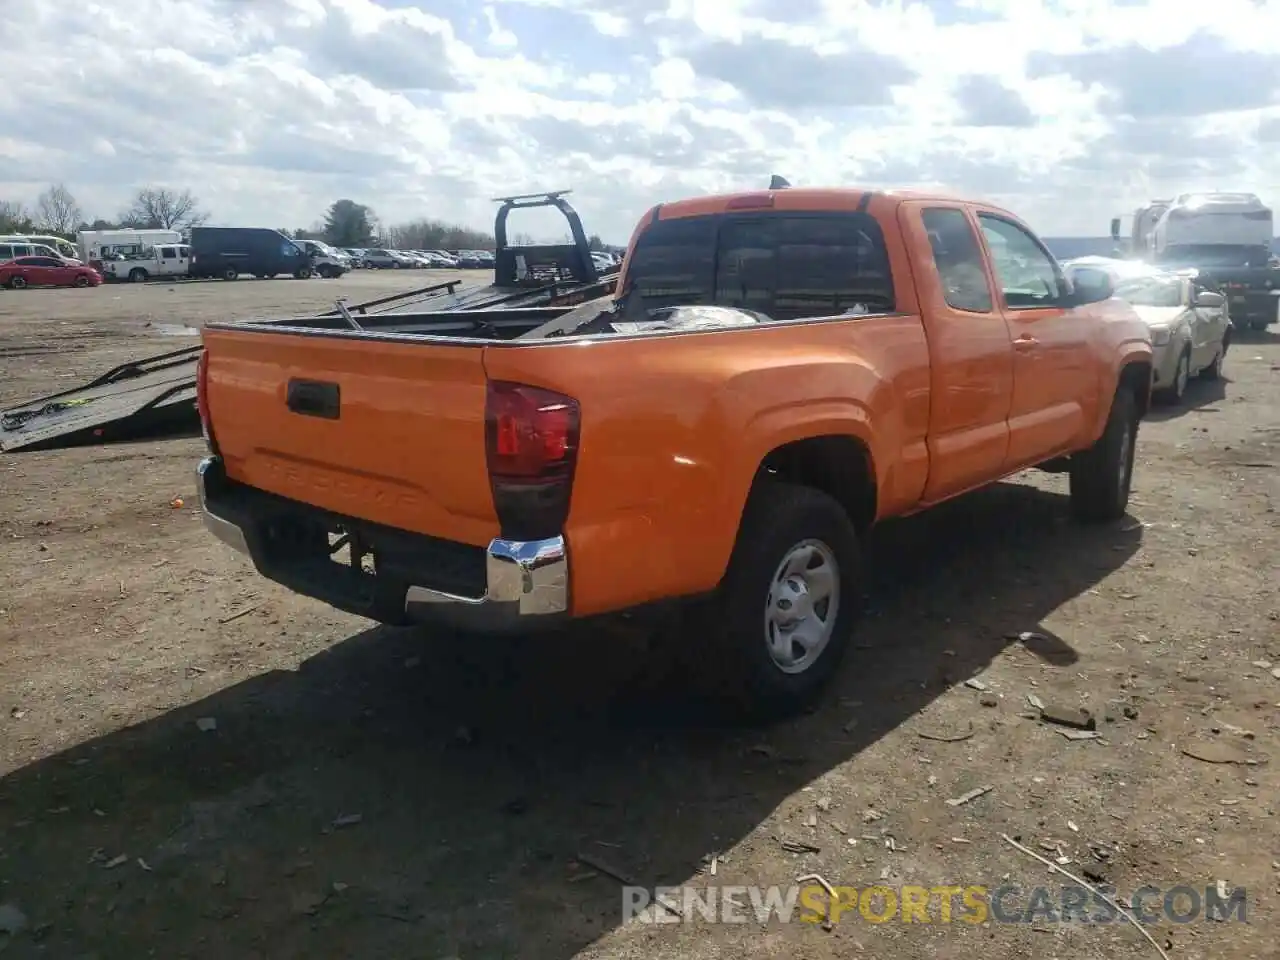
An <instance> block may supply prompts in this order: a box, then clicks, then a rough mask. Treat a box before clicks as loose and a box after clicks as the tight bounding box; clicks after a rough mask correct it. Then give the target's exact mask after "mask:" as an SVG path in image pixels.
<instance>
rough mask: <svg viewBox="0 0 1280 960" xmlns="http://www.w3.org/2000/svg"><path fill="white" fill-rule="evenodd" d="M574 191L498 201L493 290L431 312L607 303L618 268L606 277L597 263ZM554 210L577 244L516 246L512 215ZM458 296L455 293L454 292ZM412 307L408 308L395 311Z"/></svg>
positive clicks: (446, 300) (444, 300) (437, 305)
mask: <svg viewBox="0 0 1280 960" xmlns="http://www.w3.org/2000/svg"><path fill="white" fill-rule="evenodd" d="M572 192H573V191H571V190H552V191H550V192H548V193H520V194H515V195H513V196H509V197H494V198H493V199H494V201H495V202H496V203H498V204H499V206H498V213H497V215H496V216H495V217H494V221H493V238H494V244H495V248H496V249H495V250H494V255H493V256H494V270H493V284H492V286H488V287H481V288H479V289H472V290H465V291H463V292H461V293H458V294H453V295H452V296H448V297H441V298H439V299H438V300H436V301H434V302H432V303H431V304H430V305H429V309H431V310H440V311H446V310H447V311H453V310H504V309H508V308H512V307H571V306H575V305H577V304H579V303H585V302H586V301H587V300H595V299H598V298H600V297H607V296H609V295H610V294H611V293H613V292H614V290H615V289H616V287H617V281H618V271H619V268H618V267H614V268H613V269H611V270H608V271H604V272H602V271H600V270H599V269H598V268H597V267H596V264H595V260H593V259H592V257H591V246H590V244H589V243H588V241H587V233H586V231H585V230H584V229H583V227H582V218H581V217H580V216H579V215H578V211H577V210H575V209H573V207H572V206H571V205H570V203H569V201H567V200H565V199H564V198H565V196H566V195H568V194H570V193H572ZM537 207H554V208H555V209H557V210H559V211H560V213H561V215H562V216H563V217H564V218H565V220H566V221H568V224H569V234H570V236H571V238H572V242H571V243H553V244H512V243H510V242H509V240H508V233H507V218H508V217H509V216H510V215H511V211H512V210H530V209H534V208H537ZM451 293H452V291H451ZM407 306H409V305H408V304H403V305H401V306H397V307H395V308H393V309H395V310H400V309H403V308H404V307H407Z"/></svg>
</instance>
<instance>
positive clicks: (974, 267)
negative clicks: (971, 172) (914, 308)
mask: <svg viewBox="0 0 1280 960" xmlns="http://www.w3.org/2000/svg"><path fill="white" fill-rule="evenodd" d="M921 219H922V220H923V221H924V228H925V230H927V231H928V233H929V246H930V248H931V249H932V250H933V265H934V267H935V268H936V269H937V271H938V279H939V280H940V281H941V282H942V292H943V296H944V297H946V301H947V306H949V307H954V308H955V309H956V310H964V311H966V312H968V313H990V312H991V310H992V307H993V304H992V301H991V287H990V285H989V284H988V283H987V272H986V270H985V269H984V266H983V257H982V249H981V247H979V246H978V238H977V236H976V235H975V234H974V232H973V227H972V226H971V225H970V224H969V218H968V217H966V216H965V213H964V211H963V210H956V209H954V208H947V207H931V208H930V209H928V210H925V211H924V213H923V214H922V215H921Z"/></svg>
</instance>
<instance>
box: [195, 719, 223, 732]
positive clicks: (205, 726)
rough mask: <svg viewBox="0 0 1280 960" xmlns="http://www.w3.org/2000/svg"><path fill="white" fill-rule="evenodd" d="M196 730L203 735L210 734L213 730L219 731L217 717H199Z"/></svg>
mask: <svg viewBox="0 0 1280 960" xmlns="http://www.w3.org/2000/svg"><path fill="white" fill-rule="evenodd" d="M196 729H197V730H199V731H200V732H201V733H208V732H209V731H211V730H217V729H218V720H217V718H216V717H198V718H197V719H196Z"/></svg>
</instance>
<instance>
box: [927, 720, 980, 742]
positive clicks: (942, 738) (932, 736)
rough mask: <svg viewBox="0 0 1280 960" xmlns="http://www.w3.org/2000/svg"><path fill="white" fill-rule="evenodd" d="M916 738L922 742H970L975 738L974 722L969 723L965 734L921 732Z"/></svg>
mask: <svg viewBox="0 0 1280 960" xmlns="http://www.w3.org/2000/svg"><path fill="white" fill-rule="evenodd" d="M916 736H917V737H919V738H920V739H921V740H936V741H937V742H938V743H959V742H960V741H961V740H968V739H969V738H970V737H972V736H973V721H972V720H970V721H969V727H968V729H966V730H965V731H964V732H963V733H933V732H930V731H928V730H920V731H918V732H917V733H916Z"/></svg>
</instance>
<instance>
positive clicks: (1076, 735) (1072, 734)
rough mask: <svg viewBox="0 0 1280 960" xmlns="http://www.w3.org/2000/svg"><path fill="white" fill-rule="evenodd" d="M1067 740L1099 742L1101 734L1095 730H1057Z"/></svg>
mask: <svg viewBox="0 0 1280 960" xmlns="http://www.w3.org/2000/svg"><path fill="white" fill-rule="evenodd" d="M1058 733H1060V734H1062V735H1063V736H1064V737H1066V738H1067V739H1068V740H1100V739H1102V734H1100V733H1099V732H1098V731H1097V730H1059V731H1058Z"/></svg>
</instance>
